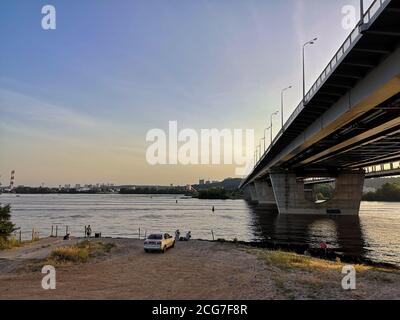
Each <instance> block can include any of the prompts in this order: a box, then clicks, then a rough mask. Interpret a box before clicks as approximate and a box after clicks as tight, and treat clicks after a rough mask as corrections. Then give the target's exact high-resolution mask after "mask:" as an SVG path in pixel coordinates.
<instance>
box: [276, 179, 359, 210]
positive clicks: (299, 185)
mask: <svg viewBox="0 0 400 320" xmlns="http://www.w3.org/2000/svg"><path fill="white" fill-rule="evenodd" d="M364 175H365V174H364V172H360V171H358V172H343V173H340V174H339V176H338V177H337V178H336V187H335V191H334V193H333V196H332V198H331V199H330V200H328V201H326V202H322V203H315V202H312V201H310V199H309V197H307V196H306V193H305V190H304V182H303V181H302V180H298V179H297V176H296V174H294V173H271V174H270V178H271V182H272V188H273V191H274V195H275V200H276V203H277V206H278V210H279V213H280V214H317V215H326V214H340V215H358V213H359V209H360V202H361V197H362V189H363V185H364Z"/></svg>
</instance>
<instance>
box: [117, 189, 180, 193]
mask: <svg viewBox="0 0 400 320" xmlns="http://www.w3.org/2000/svg"><path fill="white" fill-rule="evenodd" d="M119 193H120V194H187V190H186V189H185V188H164V189H160V188H135V189H132V188H121V190H120V191H119Z"/></svg>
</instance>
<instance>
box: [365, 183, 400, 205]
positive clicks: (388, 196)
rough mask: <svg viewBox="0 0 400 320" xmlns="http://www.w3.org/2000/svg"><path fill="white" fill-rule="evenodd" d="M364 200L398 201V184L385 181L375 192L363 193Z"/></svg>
mask: <svg viewBox="0 0 400 320" xmlns="http://www.w3.org/2000/svg"><path fill="white" fill-rule="evenodd" d="M363 200H364V201H387V202H400V184H398V183H386V184H384V185H383V186H382V187H380V188H379V189H378V190H376V191H375V192H368V193H366V194H364V195H363Z"/></svg>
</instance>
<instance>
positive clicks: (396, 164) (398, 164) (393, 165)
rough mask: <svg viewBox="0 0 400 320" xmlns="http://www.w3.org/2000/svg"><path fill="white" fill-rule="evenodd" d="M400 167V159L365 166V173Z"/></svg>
mask: <svg viewBox="0 0 400 320" xmlns="http://www.w3.org/2000/svg"><path fill="white" fill-rule="evenodd" d="M397 169H400V161H395V162H389V163H382V164H378V165H375V166H370V167H367V168H364V170H365V173H367V174H368V173H380V172H385V171H393V170H397Z"/></svg>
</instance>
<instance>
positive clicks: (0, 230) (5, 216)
mask: <svg viewBox="0 0 400 320" xmlns="http://www.w3.org/2000/svg"><path fill="white" fill-rule="evenodd" d="M14 227H15V226H14V224H13V223H12V222H11V207H10V205H6V206H1V205H0V239H3V240H5V239H7V238H8V237H9V236H10V235H11V233H12V232H13V231H14V230H15V229H14Z"/></svg>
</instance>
